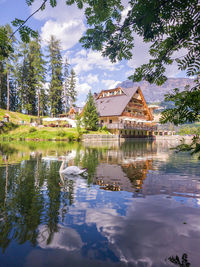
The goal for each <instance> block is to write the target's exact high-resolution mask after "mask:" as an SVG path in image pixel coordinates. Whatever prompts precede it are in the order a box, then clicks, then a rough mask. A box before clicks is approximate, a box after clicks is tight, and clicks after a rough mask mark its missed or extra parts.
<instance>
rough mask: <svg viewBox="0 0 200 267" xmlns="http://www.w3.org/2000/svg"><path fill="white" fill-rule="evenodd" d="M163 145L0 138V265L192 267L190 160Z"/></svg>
mask: <svg viewBox="0 0 200 267" xmlns="http://www.w3.org/2000/svg"><path fill="white" fill-rule="evenodd" d="M171 146H173V144H171V143H169V142H167V141H165V142H126V143H122V144H119V143H110V144H109V143H104V144H102V143H101V144H90V145H87V144H85V145H83V144H82V145H81V144H66V143H53V142H51V143H15V144H14V143H3V144H0V248H1V249H0V267H36V266H37V267H46V266H47V267H54V266H56V267H63V266H65V267H66V266H67V267H69V266H73V267H76V266H78V267H79V266H80V267H85V266H86V267H95V266H104V267H107V266H116V267H117V266H138V267H139V266H158V267H160V266H185V267H186V266H192V267H193V266H194V267H199V266H200V161H198V160H197V158H196V157H195V156H193V157H191V156H190V155H189V154H187V153H179V154H177V153H175V152H174V151H173V150H169V148H170V147H171ZM61 156H62V157H63V156H64V157H65V160H66V162H65V164H66V167H67V166H71V165H76V166H80V167H84V168H87V169H88V176H87V177H85V178H84V177H81V176H77V177H74V178H73V177H66V176H62V175H60V174H59V169H60V166H61V163H62V157H61ZM176 256H177V258H176ZM184 262H185V263H184ZM187 263H188V264H189V263H190V265H187ZM181 264H182V265H181ZM183 264H185V265H183Z"/></svg>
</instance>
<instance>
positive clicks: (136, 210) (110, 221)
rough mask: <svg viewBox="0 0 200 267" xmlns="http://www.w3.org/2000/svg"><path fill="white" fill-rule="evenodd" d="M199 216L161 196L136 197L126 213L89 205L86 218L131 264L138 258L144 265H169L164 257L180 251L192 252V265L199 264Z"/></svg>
mask: <svg viewBox="0 0 200 267" xmlns="http://www.w3.org/2000/svg"><path fill="white" fill-rule="evenodd" d="M147 202H148V203H147ZM149 204H150V205H149ZM198 218H199V210H198V209H194V208H192V209H191V208H190V207H183V206H182V205H181V204H179V203H174V201H173V200H169V199H166V198H164V197H163V198H152V197H150V198H149V199H148V201H147V200H146V199H136V200H135V201H134V205H133V203H132V202H130V204H129V208H128V209H127V214H126V216H119V214H117V213H116V211H115V210H112V211H111V210H105V209H103V210H101V209H99V210H96V209H88V210H87V215H86V222H87V223H88V224H92V223H95V224H96V226H97V229H98V231H100V232H101V233H102V234H103V235H105V236H106V237H107V239H108V240H109V243H110V245H111V244H112V248H113V250H114V251H115V253H116V255H118V256H119V257H120V259H121V260H122V261H124V262H129V263H132V264H134V266H139V265H137V264H138V263H139V262H140V263H142V262H143V263H145V264H146V265H144V266H169V263H166V262H165V259H166V258H168V257H169V256H171V255H176V254H177V255H181V254H182V253H183V252H187V253H188V255H189V257H190V255H192V256H193V259H194V266H198V265H197V263H198V259H199V255H198V254H197V253H196V252H195V251H197V249H196V248H197V247H199V246H200V227H199V226H198ZM184 223H186V224H184ZM151 261H152V262H153V264H151ZM195 264H196V265H195Z"/></svg>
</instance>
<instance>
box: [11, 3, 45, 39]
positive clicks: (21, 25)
mask: <svg viewBox="0 0 200 267" xmlns="http://www.w3.org/2000/svg"><path fill="white" fill-rule="evenodd" d="M47 1H48V0H44V1H43V3H42V5H41V6H40V7H39V8H38V9H37V10H36V11H34V12H33V13H32V14H31V15H30V16H29V17H28V18H27V19H26V20H25V21H24V22H23V23H22V24H21V25H20V26H19V27H18V28H17V29H16V30H15V31H14V32H13V33H12V34H11V36H10V38H12V37H13V36H14V35H15V33H16V32H18V31H19V30H20V29H21V28H22V27H23V26H24V24H26V22H27V21H28V20H29V19H30V18H31V17H32V16H34V15H35V14H36V13H37V12H38V11H40V10H41V9H42V8H43V7H44V5H45V4H46V2H47Z"/></svg>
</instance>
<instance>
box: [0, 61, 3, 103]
mask: <svg viewBox="0 0 200 267" xmlns="http://www.w3.org/2000/svg"><path fill="white" fill-rule="evenodd" d="M1 71H2V66H1V63H0V108H1V92H2V84H3V83H2V75H1V74H2V73H1Z"/></svg>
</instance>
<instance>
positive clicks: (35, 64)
mask: <svg viewBox="0 0 200 267" xmlns="http://www.w3.org/2000/svg"><path fill="white" fill-rule="evenodd" d="M45 63H46V62H45V61H44V59H43V54H42V51H41V45H40V40H39V39H38V38H36V39H35V40H33V41H31V42H30V43H29V64H30V70H31V71H30V72H29V77H30V81H32V83H31V84H30V87H29V91H30V92H31V93H32V114H38V116H39V115H40V104H42V103H43V102H44V101H45V100H46V95H45V90H44V88H43V87H44V82H45V73H46V69H45ZM32 75H33V77H32ZM41 91H42V92H41ZM40 98H41V100H40ZM43 98H44V99H43ZM35 105H37V107H36V106H35ZM42 106H43V108H44V105H43V104H42ZM41 108H42V107H41Z"/></svg>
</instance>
